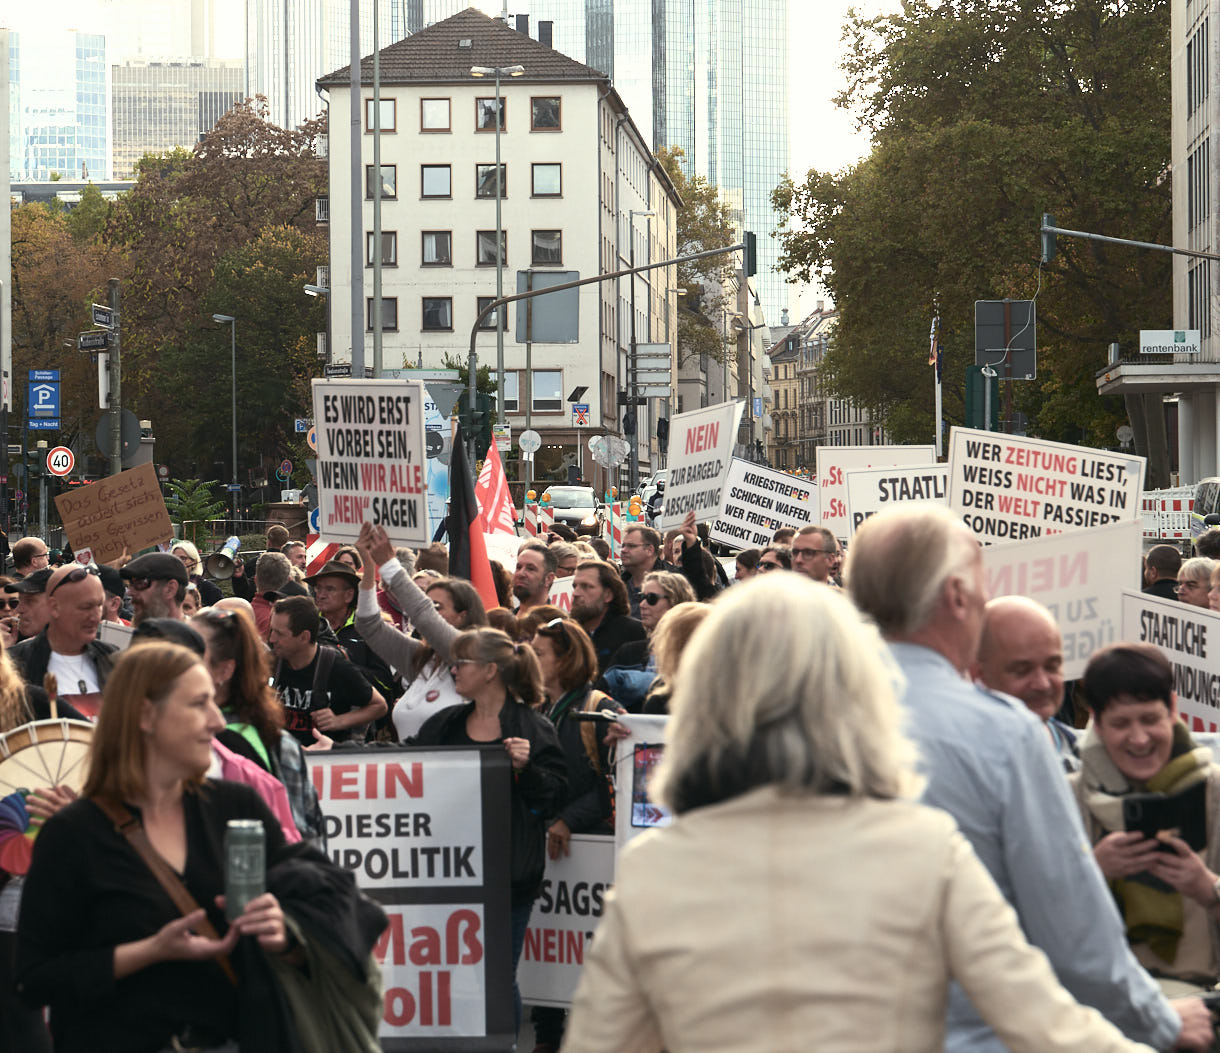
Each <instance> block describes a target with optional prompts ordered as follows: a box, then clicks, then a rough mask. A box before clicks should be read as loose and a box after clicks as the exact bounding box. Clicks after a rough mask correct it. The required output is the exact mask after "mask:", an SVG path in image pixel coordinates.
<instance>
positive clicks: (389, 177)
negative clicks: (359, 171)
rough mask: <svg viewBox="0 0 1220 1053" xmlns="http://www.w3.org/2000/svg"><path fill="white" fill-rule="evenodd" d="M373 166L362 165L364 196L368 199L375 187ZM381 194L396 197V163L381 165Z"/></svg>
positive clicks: (370, 197)
mask: <svg viewBox="0 0 1220 1053" xmlns="http://www.w3.org/2000/svg"><path fill="white" fill-rule="evenodd" d="M374 178H375V177H374V175H373V166H372V165H365V166H364V196H365V197H367V198H369V199H370V200H371V199H372V197H373V191H374V189H375V188H376V183H374V181H373V180H374ZM381 196H382V197H398V165H382V166H381Z"/></svg>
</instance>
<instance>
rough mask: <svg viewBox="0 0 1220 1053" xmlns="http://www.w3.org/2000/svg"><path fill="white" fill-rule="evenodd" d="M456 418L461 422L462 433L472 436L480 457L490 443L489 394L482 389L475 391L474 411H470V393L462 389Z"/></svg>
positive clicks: (490, 415) (490, 416)
mask: <svg viewBox="0 0 1220 1053" xmlns="http://www.w3.org/2000/svg"><path fill="white" fill-rule="evenodd" d="M457 413H458V420H459V421H461V422H462V434H463V435H465V436H467V437H469V436H471V435H473V436H474V439H475V449H476V450H478V451H479V456H480V457H481V456H482V455H483V454H484V453H485V452H486V451H487V448H488V447H489V446H490V445H491V422H492V412H491V396H490V395H488V394H486V393H485V392H482V391H477V392H475V396H474V413H473V414H471V412H470V393H469V392H468V391H463V392H462V396H461V398H459V399H458V407H457Z"/></svg>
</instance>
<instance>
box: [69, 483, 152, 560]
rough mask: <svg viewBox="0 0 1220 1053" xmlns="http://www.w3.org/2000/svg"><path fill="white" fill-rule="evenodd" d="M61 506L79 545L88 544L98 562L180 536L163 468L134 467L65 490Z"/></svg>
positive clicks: (75, 546)
mask: <svg viewBox="0 0 1220 1053" xmlns="http://www.w3.org/2000/svg"><path fill="white" fill-rule="evenodd" d="M55 508H56V510H57V511H58V512H59V518H60V519H61V520H62V521H63V524H64V533H65V534H67V535H68V540H69V541H70V542H71V543H72V547H73V548H74V549H82V548H87V549H91V550H92V552H93V558H94V560H95V561H97V562H98V563H109V562H110V561H111V560H115V559H118V558H119V557H120V556H121V555H122V554H123V551H124V549H126V550H127V552H129V553H131V554H132V555H134V554H135V553H137V552H139V551H140V549H143V548H151V547H152V546H153V545H156V544H158V543H159V542H162V541H168V540H170V538H172V537H173V536H174V524H173V523H171V522H170V519H169V512H167V511H166V510H165V499H164V498H163V497H162V496H161V484H160V483H159V482H158V481H157V469H156V468H155V467H154V466H153V465H152V464H142V465H140V466H139V467H138V468H129V469H127V471H125V472H119V474H118V475H111V476H107V478H105V479H99V480H98V481H97V482H96V483H89V484H88V485H87V486H81V487H78V488H76V489H73V490H71V491H70V492H69V493H66V494H60V495H59V496H58V497H56V498H55Z"/></svg>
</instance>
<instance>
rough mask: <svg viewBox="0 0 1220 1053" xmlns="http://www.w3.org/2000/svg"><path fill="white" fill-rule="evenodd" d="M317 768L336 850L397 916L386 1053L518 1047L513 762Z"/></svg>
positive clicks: (423, 755)
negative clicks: (512, 919) (512, 924)
mask: <svg viewBox="0 0 1220 1053" xmlns="http://www.w3.org/2000/svg"><path fill="white" fill-rule="evenodd" d="M309 768H310V775H311V777H312V779H313V784H314V787H315V788H316V789H317V791H318V798H319V803H320V804H321V807H322V813H323V815H324V817H325V821H324V830H325V833H326V841H327V852H328V853H329V854H330V857H331V859H332V860H334V862H335V863H336V864H337V865H339V866H341V867H342V868H343V869H345V870H348V871H350V872H351V873H352V875H353V876H354V877H355V879H356V883H357V884H358V885H359V886H360V887H361V888H362V889H363V890H364V891H365V892H367V893H368V894H369V895H370V896H372V897H373V898H374V899H376V900H377V901H378V902H380V903H381V905H382V906H383V907H384V908H385V910H386V913H387V914H388V915H389V927H388V928H387V929H386V931H385V932H384V933H383V934H382V936H381V938H380V939H379V940H378V942H377V945H376V947H375V948H374V954H375V955H376V956H377V959H378V960H379V961H380V962H381V968H382V982H383V987H384V1013H383V1017H382V1022H381V1029H380V1038H381V1043H382V1048H383V1049H385V1050H386V1051H387V1053H394V1051H400V1050H403V1051H405V1050H410V1051H413V1053H414V1051H418V1053H422V1051H425V1050H426V1051H429V1053H432V1051H445V1050H469V1049H485V1050H492V1049H496V1050H500V1049H502V1050H507V1049H510V1048H511V1046H512V1039H513V1035H512V1031H513V1004H512V994H511V984H512V976H511V955H510V947H509V940H510V929H509V918H508V911H509V894H508V893H509V889H508V881H507V880H506V877H505V876H506V874H507V873H508V869H509V840H508V837H509V835H508V830H509V823H510V818H509V808H508V801H509V777H510V776H509V768H510V766H509V759H508V755H507V754H506V753H505V752H504V750H503V749H502V748H500V747H497V746H493V747H488V748H482V749H467V748H440V749H435V748H434V749H416V748H411V747H398V748H397V749H382V750H377V751H376V752H375V753H372V754H368V753H345V752H330V753H316V754H312V755H311V758H310V764H309Z"/></svg>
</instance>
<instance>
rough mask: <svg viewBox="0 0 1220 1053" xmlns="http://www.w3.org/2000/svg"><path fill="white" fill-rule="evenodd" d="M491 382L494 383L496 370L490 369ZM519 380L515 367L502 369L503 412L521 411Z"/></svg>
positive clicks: (519, 376)
mask: <svg viewBox="0 0 1220 1053" xmlns="http://www.w3.org/2000/svg"><path fill="white" fill-rule="evenodd" d="M491 380H492V383H493V384H494V383H496V371H495V370H494V369H493V370H492V371H491ZM520 381H521V374H520V373H518V372H517V371H516V370H515V369H506V370H505V371H504V412H505V413H520V412H521V397H520V394H519V392H520V390H521V388H520Z"/></svg>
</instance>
